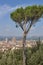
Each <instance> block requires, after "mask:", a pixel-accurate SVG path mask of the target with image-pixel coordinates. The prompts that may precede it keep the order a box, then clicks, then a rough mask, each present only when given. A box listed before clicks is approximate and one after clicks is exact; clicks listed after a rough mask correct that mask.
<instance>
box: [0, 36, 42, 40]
mask: <svg viewBox="0 0 43 65" xmlns="http://www.w3.org/2000/svg"><path fill="white" fill-rule="evenodd" d="M6 38H8V40H11V39H12V38H16V40H21V39H23V37H20V36H19V37H18V36H16V37H14V36H0V41H2V40H5V39H6ZM38 39H39V37H38V36H31V37H27V40H38ZM40 39H41V40H43V36H40Z"/></svg>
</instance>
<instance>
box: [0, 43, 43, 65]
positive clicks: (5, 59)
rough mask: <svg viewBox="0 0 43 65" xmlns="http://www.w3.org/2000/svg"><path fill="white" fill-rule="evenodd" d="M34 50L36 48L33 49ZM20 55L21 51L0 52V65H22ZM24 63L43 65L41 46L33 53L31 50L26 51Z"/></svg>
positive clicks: (42, 46)
mask: <svg viewBox="0 0 43 65" xmlns="http://www.w3.org/2000/svg"><path fill="white" fill-rule="evenodd" d="M34 49H36V48H35V47H34ZM32 51H33V53H32ZM22 53H23V49H16V50H13V51H12V50H8V51H7V52H4V53H2V52H0V65H22V62H23V55H22ZM1 54H2V55H1ZM26 63H27V65H43V44H42V45H40V47H39V49H37V50H36V51H35V52H34V50H31V48H27V49H26Z"/></svg>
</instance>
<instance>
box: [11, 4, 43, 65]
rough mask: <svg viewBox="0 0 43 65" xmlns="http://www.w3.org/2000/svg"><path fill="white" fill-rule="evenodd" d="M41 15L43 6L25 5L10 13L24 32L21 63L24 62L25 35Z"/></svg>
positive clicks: (24, 63) (24, 64) (42, 14)
mask: <svg viewBox="0 0 43 65" xmlns="http://www.w3.org/2000/svg"><path fill="white" fill-rule="evenodd" d="M42 16H43V6H37V5H34V6H27V7H25V8H23V7H21V8H18V9H16V10H15V11H14V12H12V13H11V14H10V17H11V19H12V20H13V21H14V22H16V23H17V24H19V26H20V27H21V29H22V30H23V32H24V35H23V65H27V64H26V52H25V50H26V36H27V34H28V32H29V31H30V28H31V27H32V26H33V25H34V24H35V23H36V22H38V20H39V19H40V18H41V17H42Z"/></svg>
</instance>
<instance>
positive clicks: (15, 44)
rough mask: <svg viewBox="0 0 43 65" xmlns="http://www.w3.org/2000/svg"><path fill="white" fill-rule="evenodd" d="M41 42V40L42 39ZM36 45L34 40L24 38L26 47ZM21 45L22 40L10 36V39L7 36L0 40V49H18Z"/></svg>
mask: <svg viewBox="0 0 43 65" xmlns="http://www.w3.org/2000/svg"><path fill="white" fill-rule="evenodd" d="M42 42H43V41H42ZM35 45H36V41H35V40H30V41H29V40H26V47H32V46H35ZM22 46H23V44H22V40H16V39H15V38H12V40H8V39H7V38H6V39H5V40H3V41H0V51H6V50H8V49H11V50H13V49H19V48H21V47H22Z"/></svg>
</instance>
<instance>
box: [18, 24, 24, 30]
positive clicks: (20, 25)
mask: <svg viewBox="0 0 43 65" xmlns="http://www.w3.org/2000/svg"><path fill="white" fill-rule="evenodd" d="M19 26H20V27H21V29H22V30H23V31H24V29H23V25H22V24H21V23H20V24H19Z"/></svg>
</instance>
